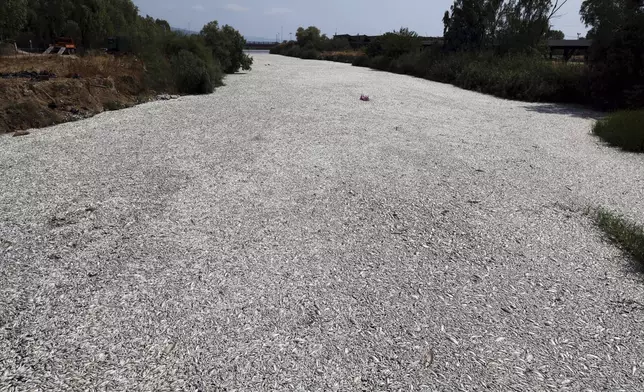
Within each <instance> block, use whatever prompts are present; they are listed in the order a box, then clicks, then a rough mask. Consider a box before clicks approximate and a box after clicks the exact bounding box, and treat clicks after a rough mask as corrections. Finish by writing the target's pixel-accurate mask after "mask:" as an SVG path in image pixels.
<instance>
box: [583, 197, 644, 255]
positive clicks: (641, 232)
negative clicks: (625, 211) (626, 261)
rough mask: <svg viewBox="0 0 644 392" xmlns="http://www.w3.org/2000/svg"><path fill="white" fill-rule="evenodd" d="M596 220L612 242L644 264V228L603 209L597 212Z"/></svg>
mask: <svg viewBox="0 0 644 392" xmlns="http://www.w3.org/2000/svg"><path fill="white" fill-rule="evenodd" d="M595 222H596V223H597V225H598V226H599V228H600V229H602V231H604V233H606V235H607V236H608V238H609V239H610V240H611V241H612V242H614V243H615V244H617V245H618V246H619V247H620V248H621V249H622V250H623V251H624V252H625V253H627V254H628V255H629V256H631V257H632V258H633V259H634V260H635V261H637V262H639V263H640V266H644V228H642V227H641V226H638V225H636V224H635V223H633V222H629V221H627V220H625V219H624V218H622V217H620V216H617V215H615V214H613V213H611V212H609V211H606V210H603V209H600V210H598V211H597V212H596V215H595Z"/></svg>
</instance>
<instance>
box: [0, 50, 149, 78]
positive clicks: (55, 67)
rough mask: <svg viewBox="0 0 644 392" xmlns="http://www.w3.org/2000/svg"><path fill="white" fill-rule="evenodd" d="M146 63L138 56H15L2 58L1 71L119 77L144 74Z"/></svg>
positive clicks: (65, 75)
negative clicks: (144, 64)
mask: <svg viewBox="0 0 644 392" xmlns="http://www.w3.org/2000/svg"><path fill="white" fill-rule="evenodd" d="M143 70H144V68H143V63H142V62H141V61H140V60H138V59H137V58H135V57H129V56H122V57H115V56H109V55H103V54H99V55H92V56H83V57H77V56H11V57H2V61H0V72H20V71H49V72H53V73H55V74H56V75H58V76H62V77H67V76H71V75H74V74H78V75H80V76H82V77H108V76H112V77H117V76H124V75H127V76H132V77H135V78H139V77H141V76H142V75H143Z"/></svg>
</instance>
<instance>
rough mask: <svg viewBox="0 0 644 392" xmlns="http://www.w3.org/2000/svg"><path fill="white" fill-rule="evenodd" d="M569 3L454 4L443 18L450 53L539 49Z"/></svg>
mask: <svg viewBox="0 0 644 392" xmlns="http://www.w3.org/2000/svg"><path fill="white" fill-rule="evenodd" d="M566 2H567V0H455V1H454V4H453V5H452V7H451V8H450V11H448V12H446V13H445V15H444V17H443V23H444V26H445V28H444V32H445V34H444V36H445V47H446V48H447V49H448V50H482V49H486V48H490V47H492V46H496V47H497V48H499V49H500V50H501V51H503V52H506V51H515V50H529V49H532V48H536V47H537V46H539V44H540V43H541V42H542V40H543V39H544V38H545V37H546V33H547V32H548V31H549V30H550V22H551V20H552V18H553V17H555V16H556V14H557V12H559V10H560V9H561V7H562V6H563V5H564V4H566Z"/></svg>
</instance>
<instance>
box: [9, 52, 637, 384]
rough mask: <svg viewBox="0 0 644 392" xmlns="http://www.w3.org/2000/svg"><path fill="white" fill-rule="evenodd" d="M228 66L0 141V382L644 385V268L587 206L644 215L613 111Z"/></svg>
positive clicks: (315, 71)
mask: <svg viewBox="0 0 644 392" xmlns="http://www.w3.org/2000/svg"><path fill="white" fill-rule="evenodd" d="M226 83H227V87H224V88H221V89H219V90H218V91H217V92H216V93H215V94H212V95H208V96H200V97H182V98H180V99H177V100H171V101H164V102H153V103H147V104H143V105H139V106H136V107H133V108H130V109H125V110H120V111H118V112H108V113H102V114H100V115H98V116H95V117H93V118H91V119H87V120H83V121H78V122H73V123H68V124H62V125H58V126H55V127H51V128H47V129H42V130H38V131H32V132H31V134H30V135H27V136H23V137H20V138H11V137H0V183H2V184H3V190H2V192H1V193H0V218H1V219H0V252H1V253H0V260H1V261H0V369H1V370H0V390H12V391H13V390H20V391H23V390H24V391H32V390H61V391H62V390H110V391H114V390H145V391H147V390H149V391H152V390H155V391H161V390H164V391H177V390H190V391H195V390H199V391H222V390H230V391H233V390H240V391H241V390H245V391H257V390H302V391H303V390H312V391H315V390H319V391H322V390H324V391H327V390H338V391H347V390H406V391H410V390H413V391H418V390H427V391H435V390H436V391H438V390H441V391H443V390H444V391H452V390H468V391H470V390H493V391H506V390H517V391H531V390H535V391H537V390H538V391H543V390H574V391H577V390H588V391H599V390H610V391H619V390H624V391H640V390H642V389H643V387H644V373H643V372H644V369H643V367H644V337H643V336H642V325H643V324H642V323H643V321H644V306H643V305H642V304H643V303H644V300H643V294H644V284H643V282H642V277H641V275H640V274H639V273H637V272H636V271H634V268H633V266H632V264H631V263H630V261H629V260H628V259H627V258H625V257H624V256H623V255H622V254H621V252H620V251H619V250H618V249H616V248H615V247H614V246H612V245H611V244H609V243H608V242H606V241H605V240H604V238H603V237H602V234H601V233H600V232H599V231H598V230H597V229H596V228H595V227H594V225H593V223H592V221H591V219H590V218H589V216H588V215H587V214H586V213H585V212H586V210H587V209H588V208H589V207H590V208H593V207H604V208H608V209H610V210H613V211H617V212H619V213H622V214H625V215H626V216H628V217H629V218H630V219H631V220H634V221H636V222H639V223H644V186H642V185H643V184H644V171H642V169H641V168H642V165H643V164H644V157H642V156H638V155H634V154H626V153H623V152H620V151H618V150H615V149H611V148H609V147H605V146H603V145H602V144H601V143H600V142H599V141H598V140H597V139H595V138H594V137H593V136H592V135H590V134H589V130H590V127H591V125H592V123H593V121H594V119H593V118H594V117H596V114H595V113H592V112H585V111H583V110H580V109H575V108H570V107H564V106H556V105H547V104H527V103H521V102H513V101H505V100H500V99H496V98H493V97H489V96H485V95H480V94H476V93H473V92H468V91H463V90H459V89H457V88H454V87H452V86H449V85H444V84H438V83H432V82H429V81H425V80H420V79H415V78H411V77H406V76H401V75H393V74H387V73H381V72H376V71H371V70H368V69H363V68H355V67H351V66H349V65H345V64H337V63H331V62H318V61H302V60H297V59H290V58H285V57H279V56H268V55H255V65H254V69H253V71H252V72H250V73H246V74H238V75H234V76H230V77H228V78H227V80H226ZM361 93H364V94H367V95H369V97H370V101H369V102H363V101H360V100H359V97H360V94H361Z"/></svg>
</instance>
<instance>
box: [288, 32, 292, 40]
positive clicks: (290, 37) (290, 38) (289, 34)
mask: <svg viewBox="0 0 644 392" xmlns="http://www.w3.org/2000/svg"><path fill="white" fill-rule="evenodd" d="M288 40H289V41H293V33H288Z"/></svg>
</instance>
